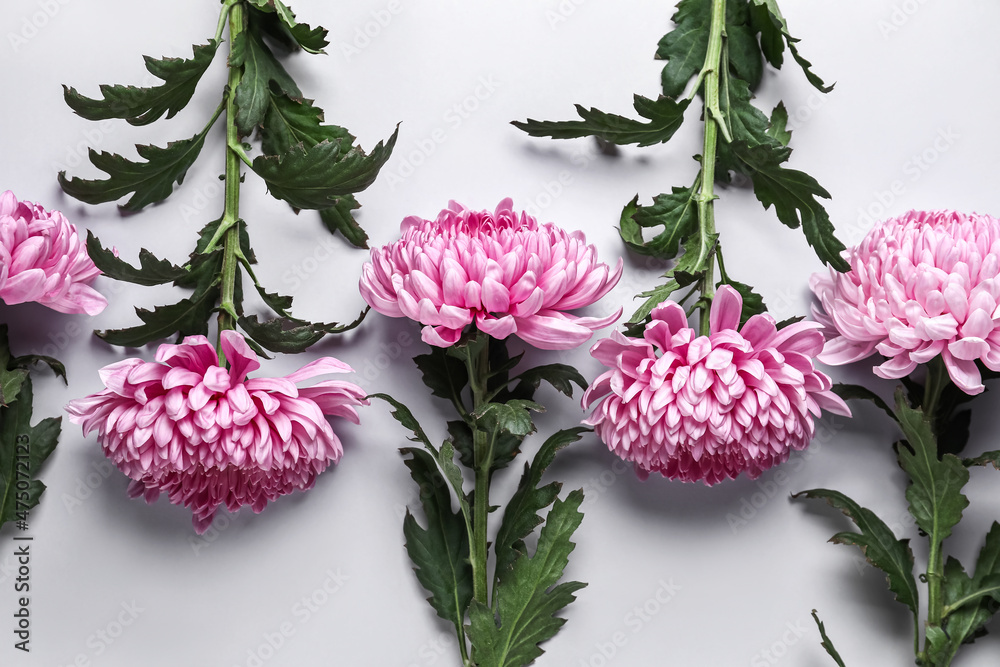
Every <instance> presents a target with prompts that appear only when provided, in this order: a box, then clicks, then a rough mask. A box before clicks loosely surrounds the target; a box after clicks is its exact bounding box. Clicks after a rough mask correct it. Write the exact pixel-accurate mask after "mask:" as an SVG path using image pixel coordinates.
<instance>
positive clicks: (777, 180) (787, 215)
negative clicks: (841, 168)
mask: <svg viewBox="0 0 1000 667" xmlns="http://www.w3.org/2000/svg"><path fill="white" fill-rule="evenodd" d="M729 149H730V150H731V151H732V153H733V155H734V158H735V160H736V163H737V164H738V165H739V169H740V171H742V172H743V173H744V174H746V175H747V176H748V177H750V178H751V179H752V181H753V190H754V194H755V195H757V199H758V200H760V203H761V204H763V205H764V208H765V209H768V208H770V207H771V205H772V204H773V205H774V211H775V213H776V214H777V216H778V219H779V220H781V222H782V223H784V224H785V225H787V226H788V227H791V228H792V229H795V228H797V227H798V226H799V225H800V224H801V226H802V231H803V232H805V235H806V240H807V241H808V242H809V245H811V246H812V247H813V249H814V250H815V251H816V255H817V256H818V257H819V258H820V259H821V260H822V261H824V262H826V263H827V264H829V265H830V266H832V267H834V268H835V269H837V270H838V271H847V270H848V269H850V266H849V265H848V264H847V260H845V259H844V258H843V257H841V256H840V253H841V252H842V251H843V250H844V244H843V243H841V242H840V241H839V240H838V239H837V237H836V236H835V234H834V228H833V223H831V222H830V216H829V215H828V214H827V212H826V209H825V208H823V205H822V204H820V203H819V201H818V200H817V199H816V198H817V197H823V198H825V199H829V198H830V193H828V192H827V191H826V190H824V189H823V187H822V186H820V184H819V183H817V182H816V179H814V178H813V177H812V176H810V175H809V174H806V173H804V172H801V171H797V170H795V169H786V168H784V167H782V166H781V163H782V162H784V161H785V160H787V159H788V153H789V149H787V148H784V147H780V148H776V147H775V146H774V145H760V146H750V145H748V144H747V143H746V142H745V141H734V142H733V143H732V144H730V145H729Z"/></svg>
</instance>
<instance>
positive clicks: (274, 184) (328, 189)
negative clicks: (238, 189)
mask: <svg viewBox="0 0 1000 667" xmlns="http://www.w3.org/2000/svg"><path fill="white" fill-rule="evenodd" d="M397 134H398V130H396V131H394V132H393V133H392V136H391V137H389V140H388V141H386V142H385V143H383V142H381V141H380V142H379V143H378V144H376V145H375V148H374V149H373V150H372V152H371V154H370V155H367V154H365V152H364V151H362V150H361V149H360V148H358V147H354V148H351V149H350V150H348V151H345V150H344V149H343V148H342V146H341V143H340V142H339V141H338V142H331V141H323V142H322V143H319V144H316V145H315V146H313V147H311V148H306V147H305V145H303V144H301V143H300V144H297V145H295V146H294V147H292V148H291V149H290V150H289V151H288V152H287V153H285V154H284V155H262V156H260V157H258V158H256V159H255V160H254V161H253V170H254V171H255V172H256V173H257V175H258V176H260V177H261V178H263V179H264V181H265V182H266V183H267V187H268V190H269V191H270V193H271V196H273V197H274V198H276V199H282V200H284V201H286V202H288V203H289V204H291V205H292V206H294V207H295V208H308V209H316V210H323V209H327V208H330V207H332V206H336V205H337V202H338V200H339V198H340V197H344V196H347V195H350V194H352V193H355V192H360V191H361V190H364V189H365V188H367V187H368V186H369V185H371V184H372V183H373V182H374V181H375V177H376V176H378V172H379V170H380V169H381V168H382V165H383V164H385V161H386V160H388V159H389V155H390V154H391V153H392V149H393V146H395V144H396V135H397Z"/></svg>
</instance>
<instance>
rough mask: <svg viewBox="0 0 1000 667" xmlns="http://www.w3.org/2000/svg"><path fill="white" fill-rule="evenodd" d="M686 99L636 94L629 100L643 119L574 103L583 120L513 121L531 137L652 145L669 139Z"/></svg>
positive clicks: (678, 125) (683, 108)
mask: <svg viewBox="0 0 1000 667" xmlns="http://www.w3.org/2000/svg"><path fill="white" fill-rule="evenodd" d="M688 104H690V101H689V100H682V101H680V102H677V101H675V100H672V99H670V98H669V97H661V98H659V99H658V100H651V99H649V98H647V97H643V96H641V95H636V96H635V97H634V99H633V101H632V106H634V107H635V110H636V113H638V114H639V115H640V116H642V117H643V118H645V119H646V121H639V120H633V119H631V118H626V117H625V116H619V115H617V114H611V113H604V112H603V111H598V110H597V109H586V108H584V107H582V106H580V105H579V104H578V105H576V113H577V114H579V116H580V118H582V119H583V120H570V121H556V122H552V121H539V120H532V119H530V118H529V119H528V120H527V121H525V122H518V121H514V122H513V123H512V125H514V127H516V128H518V129H520V130H524V131H525V132H527V133H528V134H529V135H531V136H533V137H552V138H553V139H576V138H578V137H597V138H598V139H603V140H604V141H607V142H608V143H612V144H617V145H619V146H625V145H628V144H638V145H639V146H653V145H655V144H663V143H666V142H668V141H670V138H671V137H672V136H674V132H676V131H677V129H678V128H679V127H680V126H681V123H683V122H684V110H685V109H687V107H688Z"/></svg>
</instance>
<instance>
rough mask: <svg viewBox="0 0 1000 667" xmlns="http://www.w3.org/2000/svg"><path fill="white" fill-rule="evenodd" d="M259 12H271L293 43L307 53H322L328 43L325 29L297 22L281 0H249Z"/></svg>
mask: <svg viewBox="0 0 1000 667" xmlns="http://www.w3.org/2000/svg"><path fill="white" fill-rule="evenodd" d="M250 2H251V3H253V5H254V6H255V7H256V8H257V9H258V10H260V11H261V12H268V13H270V12H273V13H274V14H275V15H276V16H277V17H278V18H279V19H281V24H282V26H283V27H284V28H285V31H286V32H287V35H289V36H291V38H292V39H293V40H294V41H295V43H296V44H297V45H298V46H300V47H302V48H303V49H305V50H306V51H308V52H309V53H323V47H325V46H327V45H328V44H329V42H328V41H326V34H327V31H326V29H325V28H323V27H321V26H317V27H315V28H311V27H310V26H308V25H306V24H305V23H298V22H296V20H295V14H294V13H293V12H292V10H291V9H289V8H288V6H287V5H285V4H284V3H283V2H281V0H250Z"/></svg>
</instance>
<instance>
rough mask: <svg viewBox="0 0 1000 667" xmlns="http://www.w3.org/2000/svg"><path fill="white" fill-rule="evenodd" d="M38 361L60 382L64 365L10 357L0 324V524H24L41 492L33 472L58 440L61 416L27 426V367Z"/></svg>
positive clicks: (42, 358) (39, 358)
mask: <svg viewBox="0 0 1000 667" xmlns="http://www.w3.org/2000/svg"><path fill="white" fill-rule="evenodd" d="M40 363H41V364H45V365H47V366H48V367H49V368H51V369H52V371H53V372H54V373H55V374H56V375H58V376H59V377H61V378H62V379H63V380H64V381H65V380H66V369H65V368H64V367H63V365H62V364H61V363H59V362H58V361H56V360H55V359H53V358H52V357H46V356H41V355H34V354H32V355H24V356H20V357H13V356H11V351H10V345H9V343H8V340H7V325H6V324H0V528H3V525H4V524H5V523H7V522H8V521H11V522H14V521H16V522H18V525H19V526H22V528H23V527H26V526H27V517H28V511H29V510H31V509H32V508H34V507H35V506H36V505H38V502H39V500H40V499H41V496H42V493H44V491H45V484H43V483H42V481H41V480H39V479H38V473H39V472H40V470H41V468H42V466H43V465H44V464H45V461H46V459H48V457H49V456H50V455H51V454H52V452H53V451H54V450H55V448H56V445H57V444H58V442H59V432H60V429H61V424H62V418H61V417H49V418H47V419H43V420H42V421H40V422H38V423H37V424H35V425H34V426H32V424H31V412H32V400H33V397H34V392H33V390H32V387H31V378H30V377H29V375H28V370H29V369H30V368H31V367H32V366H34V365H37V364H40Z"/></svg>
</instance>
